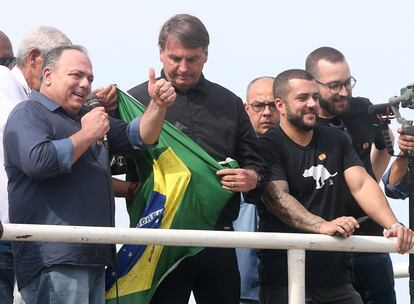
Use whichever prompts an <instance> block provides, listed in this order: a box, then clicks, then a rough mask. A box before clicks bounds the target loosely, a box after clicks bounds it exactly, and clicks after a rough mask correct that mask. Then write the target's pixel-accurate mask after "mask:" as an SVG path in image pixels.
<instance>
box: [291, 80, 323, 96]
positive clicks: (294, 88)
mask: <svg viewBox="0 0 414 304" xmlns="http://www.w3.org/2000/svg"><path fill="white" fill-rule="evenodd" d="M289 86H290V91H291V93H293V94H295V95H299V94H310V95H313V94H315V93H318V85H317V83H316V81H315V80H307V79H290V80H289Z"/></svg>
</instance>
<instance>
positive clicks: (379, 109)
mask: <svg viewBox="0 0 414 304" xmlns="http://www.w3.org/2000/svg"><path fill="white" fill-rule="evenodd" d="M390 106H391V105H390V104H389V103H380V104H375V105H370V106H369V107H368V113H369V114H374V115H378V114H380V115H381V114H382V115H390V114H391V115H392V114H394V112H393V111H392V108H391V107H390Z"/></svg>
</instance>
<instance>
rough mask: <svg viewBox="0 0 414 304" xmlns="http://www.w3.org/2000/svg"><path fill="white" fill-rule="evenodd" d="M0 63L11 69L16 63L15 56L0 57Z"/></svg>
mask: <svg viewBox="0 0 414 304" xmlns="http://www.w3.org/2000/svg"><path fill="white" fill-rule="evenodd" d="M0 65H4V66H6V67H8V68H9V69H11V68H13V67H14V66H15V65H16V57H14V56H12V57H0Z"/></svg>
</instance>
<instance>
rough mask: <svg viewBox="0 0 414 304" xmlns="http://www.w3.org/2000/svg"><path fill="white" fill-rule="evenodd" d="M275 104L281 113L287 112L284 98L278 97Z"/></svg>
mask: <svg viewBox="0 0 414 304" xmlns="http://www.w3.org/2000/svg"><path fill="white" fill-rule="evenodd" d="M275 104H276V108H277V110H278V111H279V113H280V114H282V113H285V102H284V101H283V100H282V99H280V98H276V99H275Z"/></svg>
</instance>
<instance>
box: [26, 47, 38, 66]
mask: <svg viewBox="0 0 414 304" xmlns="http://www.w3.org/2000/svg"><path fill="white" fill-rule="evenodd" d="M39 56H40V51H39V49H32V50H30V52H29V56H28V60H29V64H30V66H31V67H33V68H35V67H36V65H37V60H36V59H37V58H38V57H39Z"/></svg>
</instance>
